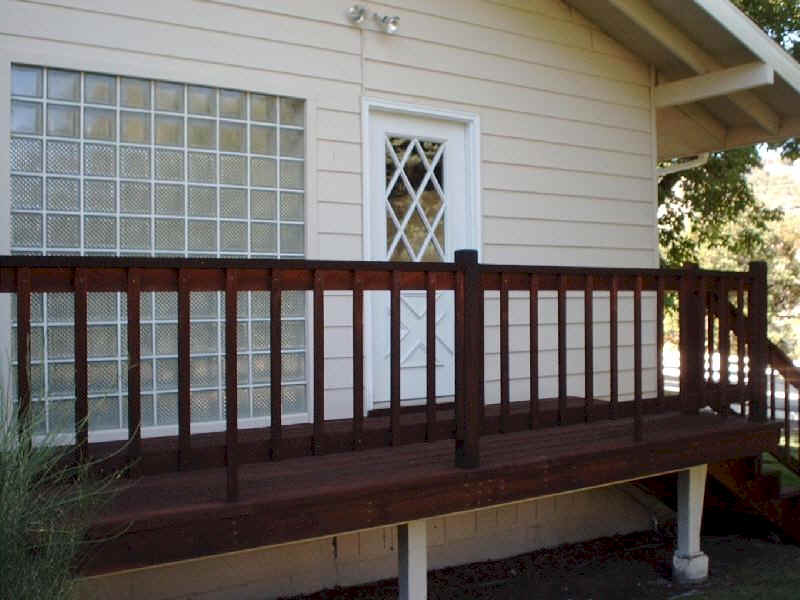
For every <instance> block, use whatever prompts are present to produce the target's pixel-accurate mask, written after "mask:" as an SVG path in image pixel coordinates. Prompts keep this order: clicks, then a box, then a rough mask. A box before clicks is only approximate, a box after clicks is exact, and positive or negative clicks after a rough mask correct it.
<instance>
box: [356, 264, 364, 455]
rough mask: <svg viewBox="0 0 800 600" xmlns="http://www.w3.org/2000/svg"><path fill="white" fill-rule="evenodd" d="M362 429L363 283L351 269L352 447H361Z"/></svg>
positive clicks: (359, 276) (358, 448)
mask: <svg viewBox="0 0 800 600" xmlns="http://www.w3.org/2000/svg"><path fill="white" fill-rule="evenodd" d="M363 431H364V283H363V281H362V280H361V275H360V274H359V273H358V271H353V448H354V449H356V450H360V449H361V448H362V447H363V438H362V436H363Z"/></svg>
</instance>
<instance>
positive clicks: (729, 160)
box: [658, 0, 800, 356]
mask: <svg viewBox="0 0 800 600" xmlns="http://www.w3.org/2000/svg"><path fill="white" fill-rule="evenodd" d="M733 1H734V3H735V4H736V5H737V6H738V7H739V8H741V9H742V10H743V11H744V12H745V13H746V14H748V15H749V16H750V18H752V19H753V20H754V21H755V22H756V23H757V24H758V25H759V26H760V27H761V28H762V29H763V30H764V31H765V32H766V33H767V35H769V36H770V37H772V39H774V40H775V41H776V42H778V43H779V44H781V45H782V46H783V48H784V49H786V50H787V51H788V52H789V53H790V54H792V55H793V56H794V57H795V58H796V59H800V2H798V0H733ZM774 147H778V148H780V151H781V156H782V157H783V158H784V159H789V160H793V159H798V158H800V138H798V139H791V140H787V141H785V142H783V143H781V144H778V145H776V146H774ZM761 166H762V162H761V155H760V153H759V152H758V150H757V149H756V147H754V146H751V147H748V148H739V149H736V150H729V151H725V152H717V153H714V154H713V155H711V156H710V157H709V160H708V163H707V164H706V165H705V166H703V167H699V168H697V169H692V170H690V171H684V172H682V173H676V174H672V175H667V176H665V177H663V178H662V179H661V181H660V182H659V186H658V191H659V197H658V201H659V238H660V244H661V256H662V262H663V263H664V264H665V265H667V266H680V265H682V264H684V263H686V262H699V263H700V264H701V266H704V267H707V268H721V269H746V268H747V263H748V262H749V261H751V260H765V261H766V262H767V266H768V274H769V275H768V276H769V286H770V287H769V310H770V314H769V324H770V331H769V335H770V337H771V338H772V339H773V340H776V341H777V340H781V341H782V342H783V343H784V344H785V345H786V346H787V350H788V351H789V353H790V354H791V355H793V356H800V328H798V327H797V324H798V323H799V322H800V260H799V259H800V233H798V232H799V231H800V217H793V216H786V217H785V215H784V214H783V211H782V209H781V206H780V204H775V203H772V204H765V202H764V201H763V198H762V196H761V195H757V194H755V193H754V191H753V188H752V186H751V184H750V181H749V179H748V176H749V174H750V173H752V172H754V171H756V170H757V169H759V168H760V167H761ZM798 197H800V190H798ZM784 217H785V218H784Z"/></svg>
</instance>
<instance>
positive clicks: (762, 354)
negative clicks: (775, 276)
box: [747, 261, 769, 422]
mask: <svg viewBox="0 0 800 600" xmlns="http://www.w3.org/2000/svg"><path fill="white" fill-rule="evenodd" d="M747 299H748V307H747V316H748V323H749V331H748V332H747V333H748V338H749V340H748V341H749V345H750V373H749V380H750V386H749V392H750V420H751V421H759V422H763V421H766V420H767V374H766V371H767V361H768V359H769V356H768V352H767V263H765V262H762V261H757V262H751V263H750V293H749V294H748V295H747Z"/></svg>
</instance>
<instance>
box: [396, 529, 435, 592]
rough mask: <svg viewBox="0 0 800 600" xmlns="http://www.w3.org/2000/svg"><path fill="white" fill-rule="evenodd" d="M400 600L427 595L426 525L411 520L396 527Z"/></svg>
mask: <svg viewBox="0 0 800 600" xmlns="http://www.w3.org/2000/svg"><path fill="white" fill-rule="evenodd" d="M397 540H398V545H397V560H398V570H397V574H398V579H399V583H400V600H426V598H427V597H428V526H427V524H426V523H425V521H411V522H409V523H404V524H403V525H399V526H398V527H397Z"/></svg>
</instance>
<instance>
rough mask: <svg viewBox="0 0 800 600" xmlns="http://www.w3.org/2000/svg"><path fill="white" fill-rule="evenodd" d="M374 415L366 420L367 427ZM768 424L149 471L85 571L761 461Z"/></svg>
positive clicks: (648, 424) (117, 502) (697, 420)
mask: <svg viewBox="0 0 800 600" xmlns="http://www.w3.org/2000/svg"><path fill="white" fill-rule="evenodd" d="M371 418H373V417H370V418H367V419H365V422H368V421H369V420H370V419H371ZM777 436H778V430H777V428H776V426H775V425H774V424H754V423H750V422H747V421H745V420H743V419H741V418H737V417H727V418H723V417H718V416H715V415H710V414H709V415H705V414H703V415H686V414H681V413H677V412H669V413H663V414H659V415H649V416H646V417H645V419H644V441H643V442H639V443H636V442H634V441H633V421H632V419H630V418H624V419H617V420H613V421H597V422H593V423H590V424H574V425H567V426H564V427H548V428H543V429H536V430H526V431H517V432H513V433H508V434H495V435H484V436H483V437H482V438H481V442H480V443H481V448H480V450H481V464H480V467H478V468H477V469H471V470H465V469H458V468H456V467H455V466H454V442H453V440H440V441H434V442H427V443H415V444H407V445H403V446H399V447H384V448H375V449H369V450H363V451H358V452H339V453H333V454H326V455H322V456H304V457H299V458H291V459H286V460H280V461H275V462H258V463H250V464H246V465H242V466H241V467H240V470H239V473H240V480H239V488H240V499H239V500H238V501H237V502H226V501H225V481H226V479H225V477H226V474H225V469H224V468H206V469H198V470H193V471H184V472H173V473H163V474H156V475H148V476H144V477H141V478H139V479H136V480H132V481H130V483H126V484H125V487H124V489H122V490H120V491H119V493H118V495H117V496H116V497H115V498H114V500H113V501H112V502H111V503H110V504H109V506H108V507H107V509H106V511H105V512H104V513H103V514H102V515H100V516H99V518H98V519H97V521H96V523H95V526H94V530H93V534H94V535H98V536H101V535H103V536H105V535H108V534H110V533H113V532H114V531H123V530H124V533H123V534H122V535H120V536H118V537H117V538H116V539H114V540H112V541H111V542H109V543H108V544H107V546H105V547H104V548H105V549H104V550H103V552H102V553H101V554H100V555H99V556H98V557H97V558H96V559H94V561H93V562H92V563H90V564H89V565H87V567H86V569H85V570H86V571H87V572H103V571H109V570H115V569H119V568H129V567H134V566H144V565H147V564H156V563H158V562H165V561H167V560H179V559H182V558H190V557H193V556H202V555H206V554H212V553H216V552H224V551H230V550H238V549H243V548H248V547H254V546H258V545H266V544H271V543H280V542H286V541H291V540H293V539H303V538H306V537H314V536H319V535H329V534H333V533H339V532H343V531H349V530H353V529H359V528H366V527H373V526H377V525H382V524H390V523H396V522H401V521H403V520H410V519H414V518H424V517H426V516H428V517H429V516H434V515H437V514H443V513H447V512H455V511H458V510H469V509H472V508H479V507H482V506H490V505H492V504H499V503H503V502H509V501H515V500H523V499H525V498H530V497H536V496H538V495H545V494H553V493H560V492H565V491H569V490H572V489H580V488H582V487H591V486H595V485H603V484H607V483H612V482H614V481H620V480H625V479H632V478H639V477H646V476H648V475H653V474H656V473H659V472H665V471H670V470H676V469H680V468H686V467H688V466H691V465H694V464H700V463H705V462H716V461H719V460H726V459H729V458H735V457H737V456H747V455H751V454H757V453H759V452H760V451H761V450H763V449H766V448H767V447H769V446H770V445H773V444H775V443H777Z"/></svg>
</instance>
